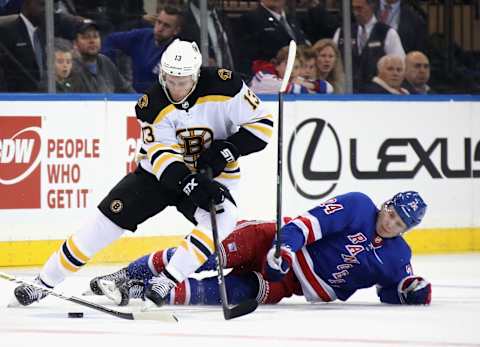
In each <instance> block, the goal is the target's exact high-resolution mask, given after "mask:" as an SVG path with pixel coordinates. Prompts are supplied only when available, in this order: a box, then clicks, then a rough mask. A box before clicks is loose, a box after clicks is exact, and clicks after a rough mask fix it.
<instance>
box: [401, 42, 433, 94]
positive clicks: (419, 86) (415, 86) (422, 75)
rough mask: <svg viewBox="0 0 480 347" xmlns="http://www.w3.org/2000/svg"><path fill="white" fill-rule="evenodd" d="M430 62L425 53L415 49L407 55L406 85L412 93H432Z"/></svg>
mask: <svg viewBox="0 0 480 347" xmlns="http://www.w3.org/2000/svg"><path fill="white" fill-rule="evenodd" d="M429 80H430V62H429V61H428V58H427V56H426V55H425V54H423V53H422V52H419V51H413V52H410V53H408V54H407V56H406V57H405V82H404V87H405V89H407V90H408V91H409V92H410V94H430V93H431V92H432V91H431V88H430V86H429V85H428V81H429Z"/></svg>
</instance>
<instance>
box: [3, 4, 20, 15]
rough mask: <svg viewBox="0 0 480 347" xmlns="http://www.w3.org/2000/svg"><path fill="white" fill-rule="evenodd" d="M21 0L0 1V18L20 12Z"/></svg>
mask: <svg viewBox="0 0 480 347" xmlns="http://www.w3.org/2000/svg"><path fill="white" fill-rule="evenodd" d="M22 3H23V0H2V1H0V16H7V15H11V14H16V13H19V12H20V9H21V8H22Z"/></svg>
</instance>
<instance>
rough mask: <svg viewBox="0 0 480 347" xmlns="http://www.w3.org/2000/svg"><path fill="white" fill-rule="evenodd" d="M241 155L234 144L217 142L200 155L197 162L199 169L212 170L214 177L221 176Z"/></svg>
mask: <svg viewBox="0 0 480 347" xmlns="http://www.w3.org/2000/svg"><path fill="white" fill-rule="evenodd" d="M239 156H240V153H239V151H238V149H237V147H235V145H234V144H233V143H230V142H228V141H226V140H215V141H213V142H212V144H211V145H210V147H208V149H206V150H205V151H204V152H203V153H201V154H200V157H199V158H198V160H197V169H198V170H199V171H206V170H207V169H208V168H209V167H210V168H211V169H212V175H213V177H217V176H218V175H220V174H221V173H222V171H223V169H225V166H227V164H228V163H231V162H234V161H235V160H237V159H238V157H239Z"/></svg>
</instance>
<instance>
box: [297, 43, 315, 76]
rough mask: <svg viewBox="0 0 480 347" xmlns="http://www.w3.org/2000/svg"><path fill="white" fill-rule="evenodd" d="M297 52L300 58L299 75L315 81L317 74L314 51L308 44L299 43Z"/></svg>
mask: <svg viewBox="0 0 480 347" xmlns="http://www.w3.org/2000/svg"><path fill="white" fill-rule="evenodd" d="M297 53H298V55H299V60H300V76H302V77H303V78H305V79H307V80H309V81H315V80H316V79H317V75H318V73H317V65H316V59H317V56H316V54H315V51H314V50H313V48H312V47H310V46H305V45H300V46H298V47H297Z"/></svg>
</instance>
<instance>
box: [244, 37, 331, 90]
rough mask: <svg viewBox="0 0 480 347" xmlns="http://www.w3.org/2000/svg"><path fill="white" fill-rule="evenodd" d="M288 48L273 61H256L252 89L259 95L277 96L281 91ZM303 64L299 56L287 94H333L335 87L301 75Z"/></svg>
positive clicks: (251, 83) (283, 48)
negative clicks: (309, 79)
mask: <svg viewBox="0 0 480 347" xmlns="http://www.w3.org/2000/svg"><path fill="white" fill-rule="evenodd" d="M287 58H288V46H285V47H282V48H281V49H280V50H279V51H278V53H277V56H276V57H275V58H274V59H272V60H271V61H264V60H256V61H254V62H253V71H254V72H255V75H254V76H253V78H252V80H251V82H250V88H251V89H252V91H253V92H255V93H258V94H276V93H278V92H279V90H280V86H281V84H282V81H283V78H284V75H285V69H286V66H287ZM300 72H301V62H300V57H299V54H298V53H297V56H296V58H295V63H294V64H293V69H292V74H291V75H290V80H289V83H288V85H287V89H286V93H292V94H301V93H331V92H332V91H333V87H332V86H331V85H330V84H329V83H328V82H326V81H313V82H312V81H308V80H306V79H305V78H304V77H303V76H301V75H300Z"/></svg>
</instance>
